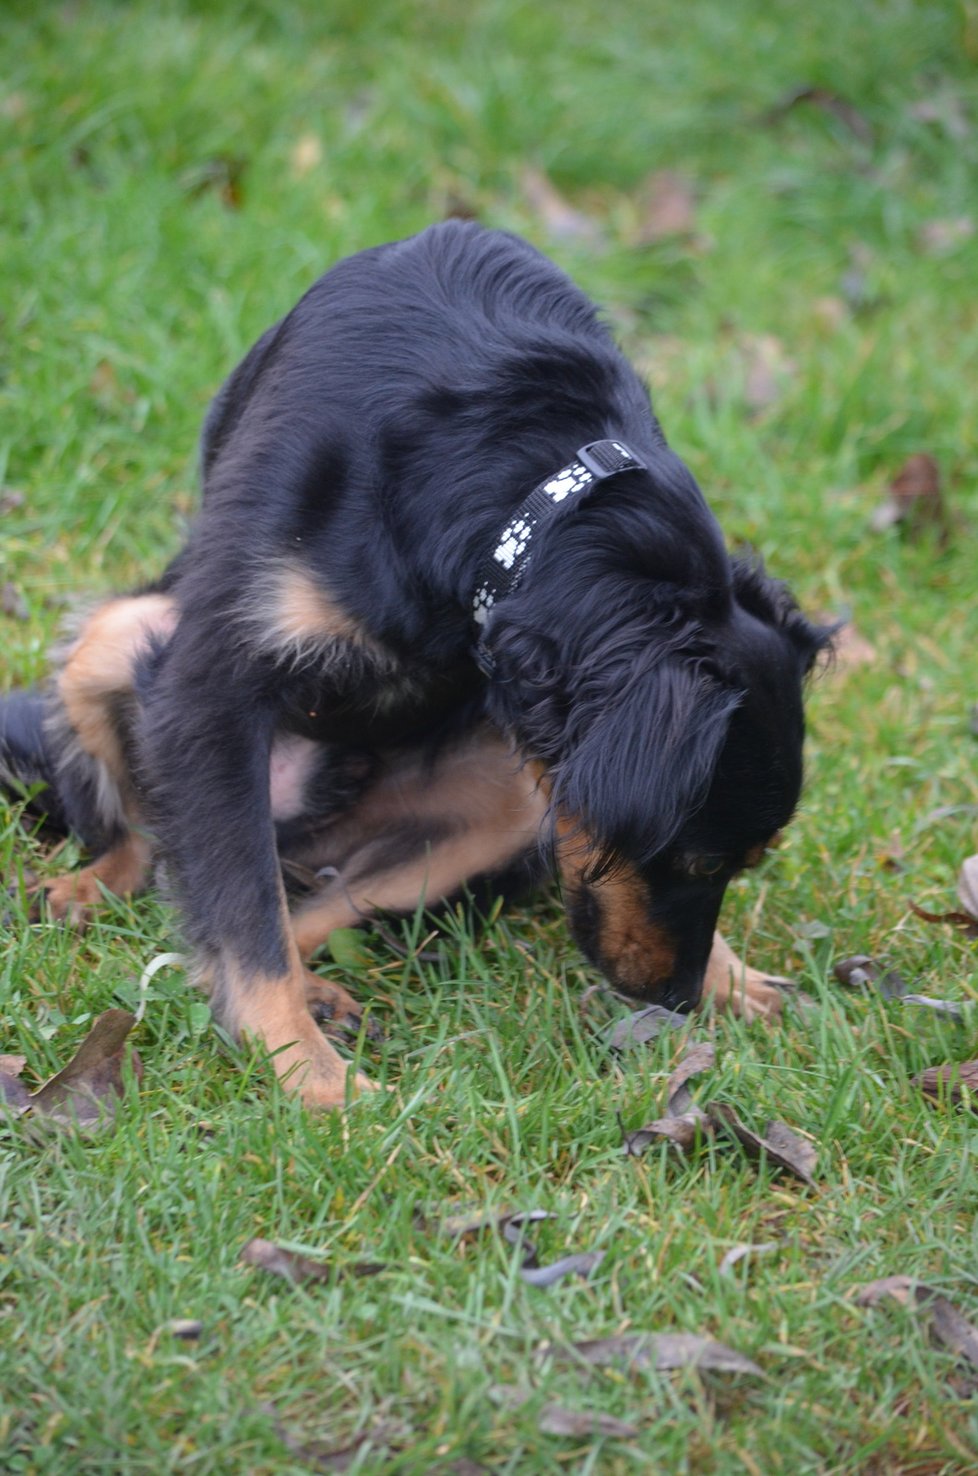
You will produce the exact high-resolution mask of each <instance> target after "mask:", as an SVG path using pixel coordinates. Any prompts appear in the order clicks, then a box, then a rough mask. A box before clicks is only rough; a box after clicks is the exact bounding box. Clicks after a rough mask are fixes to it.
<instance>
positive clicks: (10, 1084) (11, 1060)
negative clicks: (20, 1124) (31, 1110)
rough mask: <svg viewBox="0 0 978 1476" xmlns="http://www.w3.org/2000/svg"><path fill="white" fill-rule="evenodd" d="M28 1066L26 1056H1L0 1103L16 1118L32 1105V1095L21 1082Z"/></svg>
mask: <svg viewBox="0 0 978 1476" xmlns="http://www.w3.org/2000/svg"><path fill="white" fill-rule="evenodd" d="M26 1065H27V1057H26V1056H0V1103H2V1104H3V1105H4V1106H5V1107H7V1108H8V1109H9V1110H10V1111H11V1112H12V1113H13V1114H14V1115H15V1116H19V1115H20V1113H21V1112H26V1111H27V1109H28V1107H30V1105H31V1094H30V1092H29V1091H28V1090H27V1088H26V1087H25V1085H24V1083H23V1082H22V1081H21V1080H20V1073H21V1072H22V1071H23V1069H24V1067H25V1066H26Z"/></svg>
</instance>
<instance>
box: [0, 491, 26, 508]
mask: <svg viewBox="0 0 978 1476" xmlns="http://www.w3.org/2000/svg"><path fill="white" fill-rule="evenodd" d="M25 501H26V498H25V497H24V494H23V492H19V491H18V490H17V488H16V487H4V488H3V489H2V490H0V513H8V512H16V511H17V510H18V509H19V508H22V507H23V506H24V503H25Z"/></svg>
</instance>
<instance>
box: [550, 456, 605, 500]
mask: <svg viewBox="0 0 978 1476" xmlns="http://www.w3.org/2000/svg"><path fill="white" fill-rule="evenodd" d="M593 481H594V477H593V476H592V475H591V473H590V472H589V471H588V469H587V467H586V466H582V465H581V463H580V462H579V461H575V462H574V463H573V464H572V465H571V466H565V467H564V469H563V471H559V472H558V473H557V475H556V476H555V477H551V478H550V481H549V482H544V484H543V490H544V492H546V494H547V496H548V497H551V498H553V500H554V502H563V500H564V498H565V497H570V495H571V493H573V492H581V491H583V489H584V488H585V487H587V486H588V485H589V484H590V483H591V482H593Z"/></svg>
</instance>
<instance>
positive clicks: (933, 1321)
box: [856, 1276, 978, 1368]
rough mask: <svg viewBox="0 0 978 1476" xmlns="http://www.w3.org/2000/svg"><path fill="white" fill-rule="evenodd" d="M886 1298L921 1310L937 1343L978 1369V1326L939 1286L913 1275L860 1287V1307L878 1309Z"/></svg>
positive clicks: (894, 1277)
mask: <svg viewBox="0 0 978 1476" xmlns="http://www.w3.org/2000/svg"><path fill="white" fill-rule="evenodd" d="M884 1297H892V1298H893V1299H894V1300H895V1301H897V1302H901V1303H902V1304H903V1306H905V1307H914V1306H916V1307H918V1308H920V1310H921V1311H922V1312H923V1313H924V1314H925V1315H926V1317H927V1319H928V1321H929V1323H930V1333H931V1337H932V1338H933V1340H934V1342H935V1343H938V1344H940V1346H941V1347H944V1348H947V1349H948V1350H949V1351H950V1352H951V1353H954V1354H956V1355H957V1357H958V1358H961V1359H963V1360H964V1361H966V1362H968V1363H970V1364H972V1365H973V1366H974V1367H975V1368H978V1327H976V1326H975V1324H974V1323H973V1322H969V1320H968V1318H967V1317H965V1316H964V1314H963V1313H961V1312H959V1311H958V1309H957V1307H955V1306H954V1304H953V1302H949V1301H948V1299H947V1297H945V1296H943V1295H942V1294H941V1293H940V1292H939V1291H938V1290H937V1289H936V1288H935V1287H933V1286H927V1285H926V1284H925V1283H924V1282H922V1281H915V1280H914V1278H913V1277H912V1276H884V1277H882V1278H881V1279H880V1280H879V1281H871V1282H870V1283H869V1285H868V1286H863V1287H860V1288H859V1291H858V1293H857V1295H856V1305H857V1306H859V1307H875V1306H876V1305H877V1303H878V1302H880V1301H882V1300H883V1298H884Z"/></svg>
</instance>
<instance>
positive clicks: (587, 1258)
mask: <svg viewBox="0 0 978 1476" xmlns="http://www.w3.org/2000/svg"><path fill="white" fill-rule="evenodd" d="M603 1260H604V1251H581V1252H580V1253H579V1254H577V1255H573V1256H564V1257H563V1259H562V1260H560V1261H551V1263H550V1264H549V1266H527V1265H524V1266H522V1267H521V1268H520V1275H521V1276H522V1278H523V1280H524V1281H526V1282H528V1283H529V1285H530V1286H553V1284H554V1282H555V1281H561V1280H562V1279H563V1278H564V1277H565V1276H582V1277H584V1279H585V1280H586V1279H587V1278H588V1277H589V1276H590V1274H591V1272H592V1271H596V1270H597V1268H598V1267H599V1266H600V1265H601V1262H602V1261H603Z"/></svg>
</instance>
